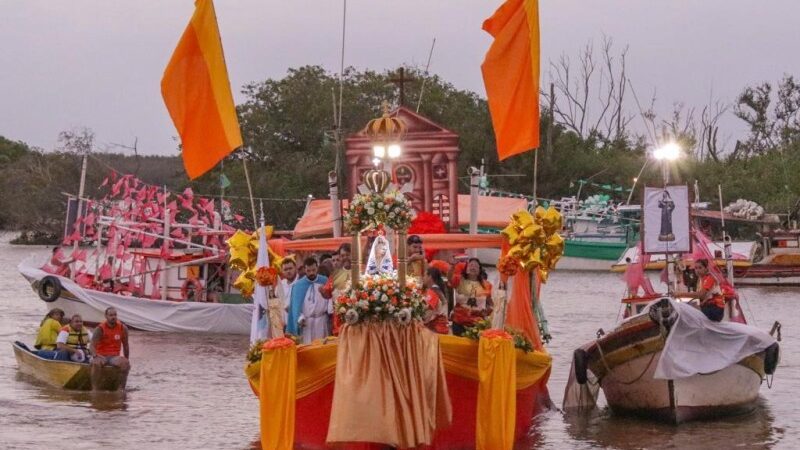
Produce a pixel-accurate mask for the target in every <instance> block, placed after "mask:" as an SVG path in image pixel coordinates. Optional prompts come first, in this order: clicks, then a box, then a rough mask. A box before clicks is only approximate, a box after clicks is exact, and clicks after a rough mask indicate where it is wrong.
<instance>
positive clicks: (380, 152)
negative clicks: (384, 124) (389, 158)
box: [372, 145, 391, 158]
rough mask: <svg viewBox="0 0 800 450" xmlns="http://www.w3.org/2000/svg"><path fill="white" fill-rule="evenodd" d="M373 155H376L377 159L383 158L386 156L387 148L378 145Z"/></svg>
mask: <svg viewBox="0 0 800 450" xmlns="http://www.w3.org/2000/svg"><path fill="white" fill-rule="evenodd" d="M390 148H391V147H390ZM372 154H373V155H375V157H376V158H383V157H385V156H386V147H384V146H383V145H376V146H374V147H372Z"/></svg>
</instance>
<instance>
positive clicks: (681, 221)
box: [642, 186, 692, 253]
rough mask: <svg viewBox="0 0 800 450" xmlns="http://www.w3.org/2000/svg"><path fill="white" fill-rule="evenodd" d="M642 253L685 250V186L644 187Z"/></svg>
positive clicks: (688, 237)
mask: <svg viewBox="0 0 800 450" xmlns="http://www.w3.org/2000/svg"><path fill="white" fill-rule="evenodd" d="M643 212H644V224H643V225H644V226H643V227H642V241H643V242H644V253H689V252H691V251H692V238H691V234H690V231H689V221H690V219H689V188H688V187H687V186H667V187H658V188H656V187H647V188H645V189H644V208H643Z"/></svg>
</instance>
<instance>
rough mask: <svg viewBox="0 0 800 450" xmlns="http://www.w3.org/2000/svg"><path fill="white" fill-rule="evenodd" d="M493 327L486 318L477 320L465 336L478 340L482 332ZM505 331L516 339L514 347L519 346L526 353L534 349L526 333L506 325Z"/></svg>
mask: <svg viewBox="0 0 800 450" xmlns="http://www.w3.org/2000/svg"><path fill="white" fill-rule="evenodd" d="M491 328H492V323H491V322H489V321H488V320H486V319H484V320H480V321H478V322H476V323H475V325H473V326H471V327H467V328H466V330H464V337H465V338H469V339H473V340H476V341H477V340H478V339H480V337H481V333H483V332H485V331H487V330H490V329H491ZM490 331H491V330H490ZM497 331H500V330H497ZM505 332H506V333H508V334H510V335H511V338H512V339H513V340H514V348H518V349H520V350H522V351H523V352H525V353H529V352H532V351H533V344H531V341H530V340H528V338H527V337H525V335H524V334H522V332H521V331H519V330H517V329H515V328H511V327H505Z"/></svg>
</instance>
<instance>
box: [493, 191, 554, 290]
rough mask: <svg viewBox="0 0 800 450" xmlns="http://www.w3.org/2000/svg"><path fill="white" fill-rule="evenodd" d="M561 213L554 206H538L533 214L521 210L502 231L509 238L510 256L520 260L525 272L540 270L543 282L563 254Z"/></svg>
mask: <svg viewBox="0 0 800 450" xmlns="http://www.w3.org/2000/svg"><path fill="white" fill-rule="evenodd" d="M559 230H561V214H560V213H559V212H558V211H557V210H556V209H555V208H553V207H552V206H551V207H550V208H548V209H544V208H542V207H541V206H539V207H537V208H536V210H535V211H534V213H533V214H531V213H530V212H528V211H519V212H516V213H514V214H513V215H512V216H511V223H509V224H508V226H507V227H505V228H504V229H503V231H502V232H501V233H502V234H503V236H505V237H506V239H508V244H509V250H508V255H509V256H511V257H512V258H514V259H515V260H517V261H519V264H520V267H521V268H522V270H525V271H531V270H533V269H539V271H540V274H541V278H542V281H545V280H546V279H547V274H548V271H549V270H552V269H554V268H555V266H556V263H557V262H558V260H559V259H560V258H561V255H562V254H563V253H564V239H563V238H562V237H561V236H560V235H559V234H558V231H559Z"/></svg>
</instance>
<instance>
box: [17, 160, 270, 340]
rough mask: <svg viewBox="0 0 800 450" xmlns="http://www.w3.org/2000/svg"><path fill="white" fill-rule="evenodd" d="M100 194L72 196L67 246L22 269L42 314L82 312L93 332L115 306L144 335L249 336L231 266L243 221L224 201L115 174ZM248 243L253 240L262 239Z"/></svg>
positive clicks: (247, 310)
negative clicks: (230, 247)
mask: <svg viewBox="0 0 800 450" xmlns="http://www.w3.org/2000/svg"><path fill="white" fill-rule="evenodd" d="M101 188H103V189H105V190H106V192H107V195H105V196H104V197H102V198H99V199H90V198H80V197H78V198H75V197H73V198H71V199H70V202H69V204H70V208H68V211H71V212H72V213H71V214H68V217H67V220H66V224H67V225H66V227H65V229H66V230H67V232H66V233H65V236H64V241H63V246H62V247H59V248H56V249H54V251H53V253H52V255H51V256H50V257H49V258H45V259H43V258H38V257H33V256H32V257H29V258H27V259H25V260H23V261H21V262H20V264H19V265H18V270H19V272H20V273H21V274H22V275H23V276H24V277H25V279H26V280H28V282H30V283H31V287H32V288H33V290H34V291H35V292H36V293H37V295H38V296H39V299H40V300H42V306H43V307H44V308H46V309H47V310H49V309H51V308H53V307H58V308H61V309H62V310H64V311H65V312H66V314H67V315H68V316H69V315H71V314H81V315H82V316H83V319H84V321H86V322H87V323H88V324H90V325H95V324H97V323H100V322H102V321H103V319H104V316H103V314H104V311H105V309H106V308H108V307H114V308H116V309H117V311H118V313H119V318H120V320H122V321H123V322H124V323H126V324H127V325H128V326H130V327H132V328H134V329H139V330H146V331H168V332H185V333H232V334H248V333H249V332H250V322H251V316H252V310H253V307H252V303H251V302H249V301H248V300H246V299H245V298H244V297H242V296H241V295H240V294H239V290H238V288H237V287H236V286H237V284H236V282H235V281H236V278H235V277H236V276H238V274H237V273H236V272H235V271H231V270H229V268H228V267H227V264H226V258H227V255H228V244H227V239H229V238H231V237H233V234H234V231H235V230H234V228H233V227H231V226H230V225H227V224H226V222H228V221H230V222H231V223H237V221H241V217H240V216H236V215H234V214H231V213H230V208H229V206H230V205H229V204H228V203H227V202H224V201H222V202H221V203H220V202H219V201H217V200H212V199H208V198H204V197H198V196H195V195H194V193H193V192H192V190H191V189H188V188H187V189H186V190H185V191H184V192H182V193H178V194H176V193H173V192H169V191H167V190H165V189H163V188H159V187H156V186H151V185H148V184H146V183H144V182H142V181H141V180H139V179H137V178H135V177H133V176H132V175H118V174H117V173H115V172H112V173H111V174H109V176H108V178H106V179H105V180H104V182H103V185H102V186H101ZM217 203H220V204H219V205H218V204H217ZM75 211H83V212H84V213H83V214H81V215H77V214H75ZM226 219H228V220H226ZM265 232H271V231H270V230H265ZM241 233H242V232H240V234H239V236H238V238H239V239H241V237H242V235H241ZM247 239H248V241H253V242H257V233H252V234H248V235H247ZM276 262H278V263H279V259H277V258H276Z"/></svg>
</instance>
